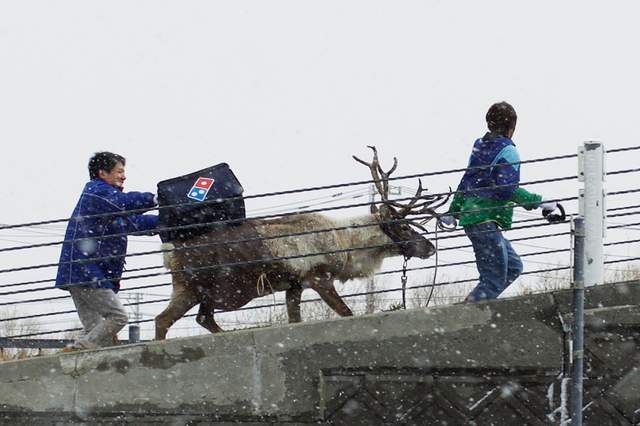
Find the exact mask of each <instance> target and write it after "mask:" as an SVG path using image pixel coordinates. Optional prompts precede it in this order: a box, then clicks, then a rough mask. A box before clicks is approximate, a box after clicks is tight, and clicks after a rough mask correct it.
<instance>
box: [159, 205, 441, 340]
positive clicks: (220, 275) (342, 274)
mask: <svg viewBox="0 0 640 426" xmlns="http://www.w3.org/2000/svg"><path fill="white" fill-rule="evenodd" d="M379 220H380V219H379V217H377V215H375V214H370V215H366V216H361V217H356V218H352V219H348V220H334V219H330V218H328V217H326V216H322V215H318V214H301V215H296V216H287V217H283V218H278V219H272V220H253V221H252V220H249V221H246V222H244V223H242V224H241V225H239V226H226V227H219V228H216V229H213V230H212V231H210V232H208V233H207V234H204V235H201V236H199V237H196V238H193V239H190V240H188V241H185V242H177V243H174V246H175V249H176V250H175V251H172V252H169V253H166V254H165V263H166V264H167V266H168V268H169V269H170V270H172V271H182V270H184V271H183V272H175V273H174V274H173V294H172V297H171V302H170V304H169V306H168V307H167V309H165V311H163V312H162V313H161V314H160V315H159V316H158V317H157V318H156V338H158V339H163V338H165V336H166V333H167V330H168V328H169V327H170V326H171V324H173V323H174V322H175V321H177V320H178V319H180V318H181V317H182V316H183V315H184V314H185V313H186V312H187V311H188V310H189V309H191V308H192V307H193V306H195V305H196V304H198V303H199V304H200V312H199V314H198V316H197V321H198V322H199V323H200V325H202V326H203V327H205V328H207V329H209V330H210V331H212V332H216V331H221V329H220V327H219V326H218V325H217V324H216V323H215V321H214V320H213V309H222V310H232V309H237V308H239V307H241V306H243V305H245V304H247V303H248V302H249V301H251V300H252V299H254V298H256V297H259V296H263V295H265V294H269V293H271V292H274V291H287V309H288V313H289V321H290V322H297V321H300V306H299V304H300V295H301V293H302V290H303V288H312V289H314V290H316V291H317V292H318V293H319V294H320V296H321V297H322V299H323V300H324V301H325V302H326V303H328V304H329V305H330V306H331V307H332V308H333V309H334V310H335V311H336V312H337V313H338V314H340V315H351V311H350V310H349V308H348V307H347V305H346V304H345V303H344V302H343V301H342V299H341V298H340V296H339V295H338V293H337V292H336V291H335V288H334V287H333V281H334V280H339V281H342V282H344V281H347V280H349V279H352V278H363V277H368V276H371V275H373V274H374V272H376V271H377V270H378V269H379V268H380V266H381V264H382V261H383V259H384V258H385V257H389V256H395V255H398V254H399V251H398V248H397V246H395V245H388V246H386V247H383V248H372V249H366V250H354V251H345V252H340V253H332V254H322V255H318V256H311V257H299V258H294V259H287V260H279V261H275V262H260V260H268V259H272V258H281V257H289V256H300V255H304V254H310V253H320V252H330V251H336V250H341V249H349V248H356V247H367V246H377V245H384V244H390V243H392V241H391V239H390V238H389V237H388V236H387V235H385V233H383V232H382V230H381V229H380V227H379V226H378V221H379ZM365 224H370V225H372V226H366V227H357V228H349V229H344V230H333V231H328V232H318V233H310V234H306V235H301V236H294V237H284V238H273V239H269V238H268V237H277V236H279V235H287V234H292V233H300V232H307V231H318V230H323V229H330V228H335V227H343V226H344V227H346V226H349V225H365ZM261 238H267V239H261ZM247 239H253V240H252V241H248V242H242V243H228V244H227V243H224V244H220V245H214V246H210V247H200V248H198V247H196V246H198V245H204V244H211V243H215V242H224V241H237V240H247ZM425 241H426V240H425ZM427 243H428V242H427ZM428 244H429V245H430V243H428ZM431 254H432V253H428V254H427V256H426V257H428V256H429V255H431ZM242 262H251V263H249V264H242V265H235V266H233V265H232V266H224V267H216V266H214V265H221V264H233V263H242ZM211 266H213V267H211ZM207 267H210V268H207ZM198 268H206V269H201V270H199V269H198Z"/></svg>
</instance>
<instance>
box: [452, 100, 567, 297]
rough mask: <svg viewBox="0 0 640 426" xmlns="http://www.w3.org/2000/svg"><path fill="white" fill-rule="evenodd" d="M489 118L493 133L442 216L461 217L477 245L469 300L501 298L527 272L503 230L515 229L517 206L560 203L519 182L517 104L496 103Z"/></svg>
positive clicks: (480, 142) (476, 149) (478, 148)
mask: <svg viewBox="0 0 640 426" xmlns="http://www.w3.org/2000/svg"><path fill="white" fill-rule="evenodd" d="M486 120H487V127H488V128H489V132H488V133H486V134H485V135H484V136H483V137H481V138H480V139H477V140H476V141H475V143H474V145H473V150H472V151H471V158H470V159H469V165H468V168H467V170H466V171H465V174H464V176H463V177H462V180H461V181H460V184H459V185H458V189H457V190H456V194H455V196H454V197H453V201H452V202H451V206H450V207H449V213H448V215H446V216H444V217H443V218H442V221H443V222H444V223H445V224H449V225H453V224H455V222H456V218H457V219H459V220H460V225H462V226H463V228H464V232H465V233H466V234H467V236H468V237H469V240H471V244H472V246H473V252H474V254H475V257H476V266H477V268H478V272H479V274H480V279H479V283H478V285H477V286H476V287H475V288H474V289H473V291H471V293H470V294H469V295H468V296H467V299H466V301H476V300H485V299H495V298H496V297H498V296H499V295H500V294H501V293H502V292H503V291H504V290H505V289H506V288H507V287H508V286H509V285H510V284H511V283H512V282H513V281H515V279H516V278H518V276H519V275H520V274H521V273H522V261H521V260H520V257H519V256H518V254H517V253H516V252H515V250H514V249H513V247H512V246H511V243H510V242H509V240H507V239H506V238H505V237H504V235H503V234H502V230H503V229H504V230H507V229H509V228H511V222H512V219H513V208H514V207H515V206H521V207H524V208H525V209H527V210H531V209H535V208H538V207H540V208H542V210H543V212H546V213H550V212H552V211H553V210H555V209H556V208H557V204H556V203H555V202H544V201H543V200H542V196H540V195H538V194H534V193H531V192H529V191H527V190H526V189H524V188H522V187H520V186H519V184H520V156H519V155H518V150H517V149H516V145H515V144H514V143H513V141H512V140H511V138H512V137H513V133H514V132H515V129H516V121H517V115H516V111H515V109H514V108H513V107H512V106H511V105H509V104H508V103H506V102H499V103H496V104H493V105H492V106H491V107H490V108H489V111H488V112H487V115H486Z"/></svg>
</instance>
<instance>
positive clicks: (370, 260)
mask: <svg viewBox="0 0 640 426" xmlns="http://www.w3.org/2000/svg"><path fill="white" fill-rule="evenodd" d="M379 221H380V218H379V217H378V215H376V214H368V215H364V216H357V217H352V218H349V219H341V220H336V227H347V226H355V227H354V228H347V229H345V230H341V231H337V232H338V233H340V234H341V235H340V236H341V237H342V238H343V239H344V240H345V246H347V247H375V248H372V249H368V250H354V251H351V252H349V262H348V264H347V265H346V267H345V271H344V273H345V275H346V276H345V277H344V278H346V279H349V278H363V277H370V276H372V275H373V274H374V273H375V272H376V271H378V270H379V269H380V267H381V265H382V261H383V260H384V259H385V258H386V257H391V256H396V255H398V250H397V248H396V247H395V246H389V245H387V246H384V245H385V244H389V243H391V242H392V240H391V238H389V237H388V236H387V235H386V234H385V233H384V232H382V229H381V228H380V226H379V225H378V222H379ZM362 225H371V226H362ZM378 246H382V247H378ZM341 275H342V274H341ZM339 278H340V277H339Z"/></svg>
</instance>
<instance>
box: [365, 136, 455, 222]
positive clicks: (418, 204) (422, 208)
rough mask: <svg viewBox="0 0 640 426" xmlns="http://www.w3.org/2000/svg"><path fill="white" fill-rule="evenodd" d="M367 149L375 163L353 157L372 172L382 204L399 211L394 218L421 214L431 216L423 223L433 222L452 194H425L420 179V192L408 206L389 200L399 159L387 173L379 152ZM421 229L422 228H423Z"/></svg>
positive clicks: (394, 158) (373, 147)
mask: <svg viewBox="0 0 640 426" xmlns="http://www.w3.org/2000/svg"><path fill="white" fill-rule="evenodd" d="M367 147H368V148H370V149H371V150H372V151H373V161H371V163H367V162H366V161H363V160H361V159H359V158H358V157H356V156H355V155H354V156H353V159H354V160H356V161H357V162H359V163H361V164H364V165H365V166H367V167H369V170H371V176H373V181H374V183H375V185H376V189H377V190H378V193H380V196H381V197H382V203H383V204H386V205H388V206H392V207H395V208H397V209H398V211H397V212H395V213H394V216H396V217H400V218H404V217H406V216H413V215H419V214H429V215H431V217H430V218H428V219H426V220H425V221H423V222H422V223H423V224H424V223H426V222H428V221H429V220H431V219H432V218H433V217H435V216H437V215H438V213H436V211H435V209H437V208H438V207H440V206H442V205H444V204H445V203H446V202H447V201H448V200H449V196H450V195H451V192H449V194H447V196H446V197H443V196H438V195H428V194H424V192H425V191H426V189H425V188H423V187H422V180H421V179H418V190H417V191H416V194H415V195H414V196H413V197H412V198H411V200H410V201H409V203H408V204H402V203H399V202H397V201H393V200H390V199H389V176H390V175H391V173H393V172H394V171H395V170H396V168H397V167H398V159H397V158H396V157H393V166H392V167H391V169H389V171H388V172H385V171H384V170H382V167H380V162H379V160H378V150H377V149H376V147H375V146H371V145H367ZM434 203H437V204H436V205H433V204H434ZM412 224H413V225H415V226H419V224H416V223H415V222H412ZM419 227H420V228H422V227H421V226H419ZM422 229H424V228H422Z"/></svg>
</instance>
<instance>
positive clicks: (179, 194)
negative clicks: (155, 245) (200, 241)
mask: <svg viewBox="0 0 640 426" xmlns="http://www.w3.org/2000/svg"><path fill="white" fill-rule="evenodd" d="M243 191H244V190H243V188H242V185H240V182H239V181H238V178H236V176H235V175H234V174H233V172H232V171H231V169H230V168H229V165H228V164H226V163H220V164H216V165H215V166H212V167H209V168H206V169H203V170H199V171H197V172H193V173H189V174H188V175H184V176H179V177H176V178H173V179H167V180H163V181H162V182H159V183H158V205H159V206H160V209H159V210H160V217H159V224H158V227H159V228H160V229H161V230H160V239H161V240H162V242H165V243H166V242H171V241H175V240H188V239H190V238H193V237H196V236H198V235H202V234H204V233H206V232H207V231H209V230H211V229H212V227H213V226H216V222H219V221H228V220H233V219H244V218H245V217H246V215H245V209H244V199H243V198H242V193H243ZM241 222H242V221H238V222H231V223H229V226H233V225H234V224H239V223H241ZM217 225H218V226H219V225H220V224H217ZM165 228H170V229H165ZM175 228H177V229H175ZM163 229H164V230H163Z"/></svg>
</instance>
